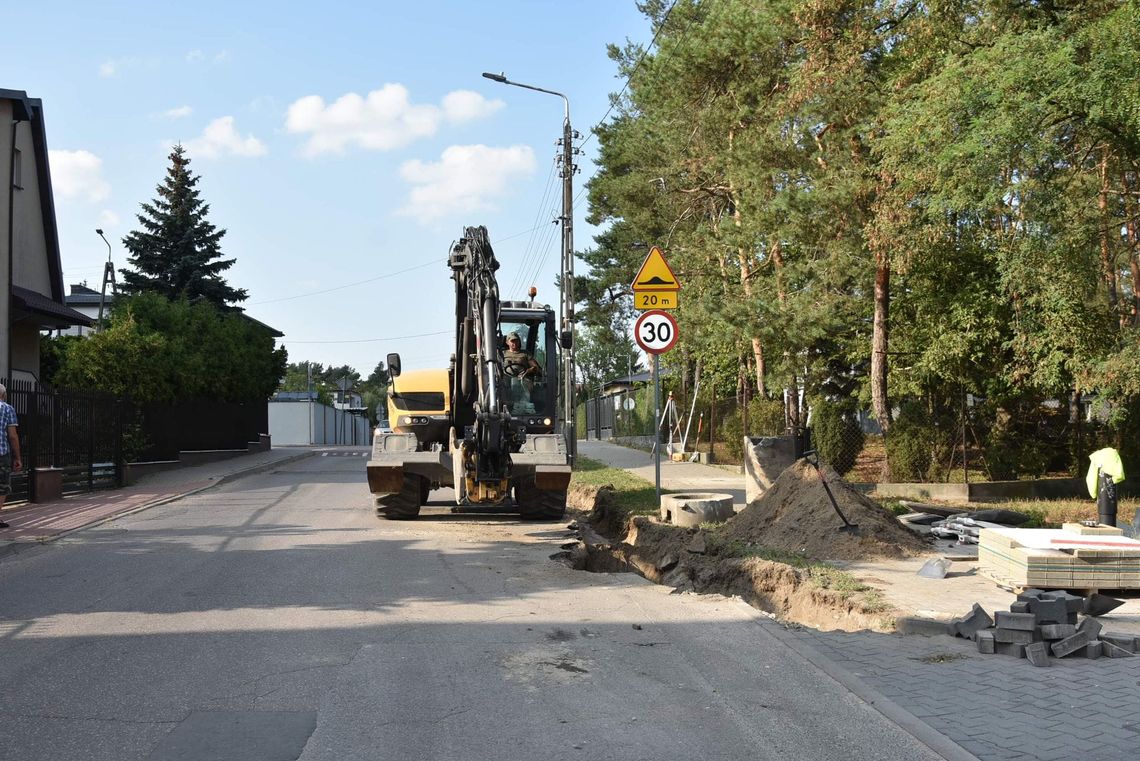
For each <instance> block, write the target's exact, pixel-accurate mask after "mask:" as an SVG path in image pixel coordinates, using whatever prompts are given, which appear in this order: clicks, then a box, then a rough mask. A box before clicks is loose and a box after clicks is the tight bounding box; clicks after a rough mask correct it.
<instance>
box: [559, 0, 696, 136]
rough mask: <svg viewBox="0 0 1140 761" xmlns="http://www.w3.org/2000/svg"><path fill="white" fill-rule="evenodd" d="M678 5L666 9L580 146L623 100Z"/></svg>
mask: <svg viewBox="0 0 1140 761" xmlns="http://www.w3.org/2000/svg"><path fill="white" fill-rule="evenodd" d="M676 7H677V0H673V3H672V5H670V6H669V10H667V11H665V15H664V16H663V17H662V18H661V23H660V24H658V25H657V31H655V32H654V33H653V39H652V40H650V41H649V45H648V46H646V48H645V50H643V51H641V57H640V58H638V59H637V63H635V64H634V65H633V69H631V70H630V72H629V76H627V77H626V78H625V84H623V85H622V86H621V91H620V92H619V93H618V94H617V97H615V98H613V99H612V100H611V101H610V107H609V108H607V109H606V112H605V113H604V114H602V118H601V119H598V122H597V124H595V125H594V127H592V128H591V129H590V134H588V135H587V136H586V138H585V139H584V140H583V141H582V142H581V143H579V144H578V147H579V148H581V147H583V146H585V145H586V143H588V142H590V140H591V139H592V138H593V137H594V129H595V128H597V127H600V126H601V125H602V123H603V122H605V120H606V117H608V116H609V115H610V112H612V111H613V110H614V106H616V105H617V104H618V103H620V102H621V96H623V95H625V91H626V89H627V88H628V87H629V83H630V82H631V81H632V80H633V75H634V74H636V73H637V70H638V69H639V68H640V67H641V63H642V61H644V60H645V57H646V56H647V55H649V51H650V50H652V49H653V46H654V45H656V44H657V38H658V36H660V34H661V30H662V29H664V28H665V24H666V23H668V21H669V16H670V15H672V13H673V9H674V8H676Z"/></svg>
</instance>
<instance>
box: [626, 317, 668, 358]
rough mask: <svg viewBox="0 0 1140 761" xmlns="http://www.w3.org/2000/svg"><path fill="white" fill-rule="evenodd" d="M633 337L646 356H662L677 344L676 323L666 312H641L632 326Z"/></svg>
mask: <svg viewBox="0 0 1140 761" xmlns="http://www.w3.org/2000/svg"><path fill="white" fill-rule="evenodd" d="M633 336H634V338H635V339H636V340H637V345H638V346H640V347H641V348H642V349H643V350H644V351H645V352H646V353H647V354H664V353H665V352H667V351H669V350H670V349H672V348H673V344H675V343H677V321H676V320H675V319H673V315H671V314H669V313H668V312H662V311H659V310H654V311H652V312H643V313H642V315H641V316H640V317H638V318H637V322H635V323H634V324H633Z"/></svg>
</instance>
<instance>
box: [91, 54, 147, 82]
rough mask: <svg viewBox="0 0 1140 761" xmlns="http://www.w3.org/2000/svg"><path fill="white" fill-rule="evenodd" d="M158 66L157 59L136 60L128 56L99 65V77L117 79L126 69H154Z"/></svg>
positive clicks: (134, 57)
mask: <svg viewBox="0 0 1140 761" xmlns="http://www.w3.org/2000/svg"><path fill="white" fill-rule="evenodd" d="M158 65H159V61H158V59H157V58H138V57H136V56H128V57H125V58H109V59H107V60H106V61H104V62H103V63H101V64H99V76H101V77H103V78H104V79H110V78H112V77H117V76H119V74H121V73H122V72H123V71H125V70H127V69H136V68H151V69H153V68H156V67H157V66H158Z"/></svg>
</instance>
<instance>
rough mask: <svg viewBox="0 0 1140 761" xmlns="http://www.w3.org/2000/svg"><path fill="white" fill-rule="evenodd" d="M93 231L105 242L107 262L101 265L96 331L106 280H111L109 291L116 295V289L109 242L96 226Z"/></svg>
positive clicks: (105, 289) (100, 314)
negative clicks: (101, 281)
mask: <svg viewBox="0 0 1140 761" xmlns="http://www.w3.org/2000/svg"><path fill="white" fill-rule="evenodd" d="M95 232H97V233H99V237H100V238H102V239H103V242H104V243H106V244H107V263H106V264H105V265H103V287H102V288H100V289H99V320H98V322H96V323H95V330H96V331H98V330H99V329H101V328H102V327H103V306H104V305H105V304H106V301H107V281H108V280H109V281H111V293H112V294H113V295H118V294H116V293H115V292H116V291H117V290H118V289H117V288H116V287H115V265H114V264H112V263H111V242H110V241H109V240H107V236H105V235H104V234H103V231H102V230H101V229H99V228H98V227H96V228H95Z"/></svg>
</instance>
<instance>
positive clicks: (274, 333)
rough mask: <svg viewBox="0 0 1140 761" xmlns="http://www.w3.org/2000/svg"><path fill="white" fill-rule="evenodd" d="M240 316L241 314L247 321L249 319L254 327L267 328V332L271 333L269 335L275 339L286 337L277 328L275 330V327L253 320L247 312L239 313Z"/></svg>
mask: <svg viewBox="0 0 1140 761" xmlns="http://www.w3.org/2000/svg"><path fill="white" fill-rule="evenodd" d="M238 314H240V315H241V316H242V317H244V318H245V319H247V320H249V321H250V322H252V323H253V324H254V325H257V326H259V327H262V328H265V329H266V330H267V331H269V335H271V336H273V337H274V338H284V337H285V334H284V333H282V332H281V331H280V330H278V329H277V328H275V327H273V326H271V325H266V324H265V323H264V322H262V321H261V320H255V319H253V318H252V317H250V316H249V315H248V314H246V313H245V312H238Z"/></svg>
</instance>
